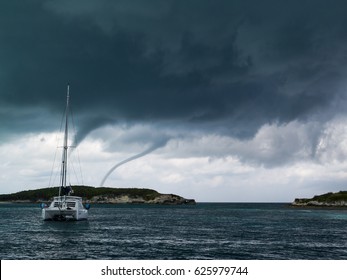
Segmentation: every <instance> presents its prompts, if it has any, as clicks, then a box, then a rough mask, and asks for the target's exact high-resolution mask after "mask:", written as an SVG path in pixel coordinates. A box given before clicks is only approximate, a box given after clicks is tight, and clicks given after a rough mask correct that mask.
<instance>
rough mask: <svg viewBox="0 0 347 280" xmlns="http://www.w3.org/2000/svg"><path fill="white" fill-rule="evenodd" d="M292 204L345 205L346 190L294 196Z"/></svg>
mask: <svg viewBox="0 0 347 280" xmlns="http://www.w3.org/2000/svg"><path fill="white" fill-rule="evenodd" d="M292 206H303V207H305V206H318V207H347V191H340V192H337V193H332V192H329V193H325V194H322V195H316V196H314V197H313V198H296V199H295V200H294V202H293V203H292Z"/></svg>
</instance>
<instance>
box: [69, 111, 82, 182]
mask: <svg viewBox="0 0 347 280" xmlns="http://www.w3.org/2000/svg"><path fill="white" fill-rule="evenodd" d="M70 119H71V124H72V130H73V134H74V137H75V136H76V135H77V130H76V125H75V118H74V114H73V110H72V108H71V106H70ZM73 145H74V147H73V148H75V150H76V153H77V160H78V166H79V173H80V176H81V181H82V185H83V172H82V166H81V161H80V153H79V149H78V143H75V140H73ZM70 156H71V153H70ZM74 171H75V169H74ZM75 176H76V178H77V179H78V176H77V172H75Z"/></svg>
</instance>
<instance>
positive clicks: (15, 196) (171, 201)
mask: <svg viewBox="0 0 347 280" xmlns="http://www.w3.org/2000/svg"><path fill="white" fill-rule="evenodd" d="M72 189H73V191H74V193H73V194H72V195H76V196H80V197H82V198H83V200H85V201H86V202H88V203H98V204H119V203H123V204H124V203H128V204H144V203H145V204H163V205H181V204H195V203H196V202H195V200H194V199H186V198H183V197H181V196H179V195H176V194H161V193H158V192H157V191H155V190H152V189H140V188H106V187H99V188H96V187H91V186H72ZM58 192H59V187H51V188H43V189H35V190H27V191H21V192H17V193H12V194H1V195H0V202H28V203H38V202H48V201H50V200H51V199H52V198H53V197H54V196H57V195H58Z"/></svg>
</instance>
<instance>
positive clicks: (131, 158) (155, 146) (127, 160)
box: [100, 140, 168, 187]
mask: <svg viewBox="0 0 347 280" xmlns="http://www.w3.org/2000/svg"><path fill="white" fill-rule="evenodd" d="M167 141H168V140H161V141H160V142H157V143H154V144H152V146H150V147H149V148H148V149H146V150H144V151H143V152H141V153H139V154H136V155H134V156H131V157H129V158H127V159H125V160H123V161H121V162H119V163H117V164H116V165H114V166H113V167H112V168H111V169H110V170H109V171H108V172H107V173H106V175H105V176H104V178H103V179H102V181H101V183H100V186H101V187H103V186H104V184H105V181H106V180H107V178H108V177H109V176H110V175H111V174H112V172H113V171H115V170H116V169H117V168H118V167H120V166H122V165H124V164H126V163H128V162H130V161H133V160H135V159H138V158H140V157H143V156H145V155H148V154H149V153H151V152H153V151H154V150H156V149H159V148H161V147H163V146H165V145H166V143H167Z"/></svg>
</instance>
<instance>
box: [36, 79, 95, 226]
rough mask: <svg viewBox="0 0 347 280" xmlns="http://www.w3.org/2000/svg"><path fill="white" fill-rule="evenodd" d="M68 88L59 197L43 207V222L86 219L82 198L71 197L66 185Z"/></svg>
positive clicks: (85, 208) (86, 211)
mask: <svg viewBox="0 0 347 280" xmlns="http://www.w3.org/2000/svg"><path fill="white" fill-rule="evenodd" d="M69 99H70V87H69V86H68V87H67V98H66V113H65V131H64V145H63V154H62V161H61V174H60V176H61V178H60V179H61V180H60V187H59V196H55V197H54V198H53V201H52V203H51V204H50V206H49V207H47V206H45V205H43V207H42V218H43V219H44V220H76V221H77V220H86V219H88V209H89V206H88V207H85V206H84V205H83V204H82V197H79V196H72V195H71V193H72V188H71V186H68V185H67V184H66V181H67V180H66V178H67V163H68V149H69V146H68V119H69V101H70V100H69Z"/></svg>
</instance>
